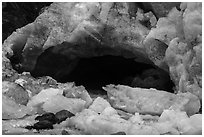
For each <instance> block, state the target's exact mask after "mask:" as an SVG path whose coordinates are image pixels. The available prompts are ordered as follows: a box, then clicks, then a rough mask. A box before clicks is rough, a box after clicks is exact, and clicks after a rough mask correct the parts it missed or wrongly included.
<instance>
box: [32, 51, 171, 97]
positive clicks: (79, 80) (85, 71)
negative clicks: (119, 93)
mask: <svg viewBox="0 0 204 137" xmlns="http://www.w3.org/2000/svg"><path fill="white" fill-rule="evenodd" d="M45 53H46V52H45ZM69 66H70V62H69V59H67V58H66V57H65V56H63V55H60V54H53V53H51V54H50V53H49V54H47V53H46V54H42V55H41V56H40V57H39V58H38V61H37V64H36V67H35V69H34V70H33V71H32V72H31V75H32V76H34V77H41V76H46V75H48V76H51V77H53V78H54V79H56V80H57V81H58V82H61V83H66V82H75V84H76V85H77V86H79V85H83V86H84V87H85V88H86V89H87V90H88V91H89V92H90V91H91V92H94V94H98V93H99V94H106V92H103V93H101V90H102V87H103V86H106V85H108V84H122V85H128V86H131V87H141V88H156V89H159V90H165V91H168V92H173V87H174V84H173V82H172V81H171V79H170V77H169V74H168V73H167V72H165V71H163V70H161V69H160V68H158V67H156V66H154V65H150V64H146V63H139V62H136V61H134V59H133V58H130V59H127V58H124V57H122V56H112V55H105V56H98V57H91V58H80V59H79V61H78V62H77V63H76V65H75V66H74V68H73V70H72V71H70V72H69V73H67V72H66V71H67V70H68V69H69Z"/></svg>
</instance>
